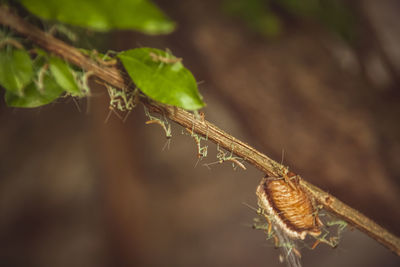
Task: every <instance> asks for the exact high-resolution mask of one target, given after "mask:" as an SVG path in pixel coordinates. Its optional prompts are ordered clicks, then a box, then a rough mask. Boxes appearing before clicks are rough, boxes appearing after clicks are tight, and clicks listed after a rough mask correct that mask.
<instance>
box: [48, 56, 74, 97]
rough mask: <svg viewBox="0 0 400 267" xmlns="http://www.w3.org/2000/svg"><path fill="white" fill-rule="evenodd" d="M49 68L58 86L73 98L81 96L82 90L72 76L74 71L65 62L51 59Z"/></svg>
mask: <svg viewBox="0 0 400 267" xmlns="http://www.w3.org/2000/svg"><path fill="white" fill-rule="evenodd" d="M49 68H50V71H51V74H52V75H53V77H54V79H55V80H56V82H57V84H58V85H60V86H61V87H62V88H63V89H64V90H65V91H66V92H68V93H70V94H71V95H73V96H79V95H81V89H80V88H79V86H78V84H77V82H76V80H75V78H74V76H73V74H72V73H73V71H72V69H71V68H70V67H69V66H68V64H67V63H66V62H65V61H63V60H61V59H60V58H57V57H51V58H50V59H49Z"/></svg>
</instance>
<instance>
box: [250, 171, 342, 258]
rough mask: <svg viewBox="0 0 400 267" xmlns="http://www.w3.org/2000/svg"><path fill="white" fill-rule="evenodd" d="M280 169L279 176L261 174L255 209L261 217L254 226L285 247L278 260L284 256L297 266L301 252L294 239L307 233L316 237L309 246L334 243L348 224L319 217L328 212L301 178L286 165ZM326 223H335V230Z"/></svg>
mask: <svg viewBox="0 0 400 267" xmlns="http://www.w3.org/2000/svg"><path fill="white" fill-rule="evenodd" d="M282 173H283V175H282V177H268V176H267V177H264V178H263V179H262V180H261V182H260V184H259V186H258V187H257V191H256V194H257V197H258V206H259V208H258V209H256V211H257V214H258V215H260V216H261V218H262V220H260V218H256V219H255V221H254V225H253V227H254V228H255V229H260V230H263V231H265V233H266V234H267V239H273V240H274V245H275V247H276V248H281V249H282V250H283V251H284V253H283V254H281V255H280V261H284V259H286V261H287V263H288V264H289V266H300V264H299V259H300V258H301V253H300V251H299V249H298V247H297V246H296V242H295V241H296V240H304V239H305V238H306V236H310V237H311V238H312V239H314V240H315V241H314V243H313V244H312V245H311V246H308V247H309V248H311V249H314V248H316V247H317V245H318V244H320V243H325V244H327V245H329V246H331V247H336V246H337V245H338V243H339V237H340V234H341V233H342V231H343V230H344V229H345V227H346V225H347V224H346V222H344V221H340V220H333V219H329V220H328V221H326V222H325V223H324V222H323V221H322V220H321V219H320V217H324V216H326V217H328V215H327V214H324V213H322V212H321V208H320V207H318V206H317V205H316V203H315V201H314V199H313V198H312V197H311V196H310V194H309V193H308V191H307V190H306V189H305V188H303V187H301V186H300V184H299V180H300V179H301V178H300V177H299V176H298V175H294V174H293V173H291V172H289V171H288V170H287V169H284V170H282ZM328 227H336V233H335V234H332V232H334V231H332V232H329V231H328Z"/></svg>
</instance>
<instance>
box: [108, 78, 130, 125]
mask: <svg viewBox="0 0 400 267" xmlns="http://www.w3.org/2000/svg"><path fill="white" fill-rule="evenodd" d="M105 86H106V87H107V92H108V95H109V96H110V106H109V109H110V112H109V113H108V115H107V118H106V120H105V122H107V121H108V119H109V118H110V115H111V112H114V114H115V115H116V116H117V117H118V118H120V119H121V120H122V121H123V122H125V121H126V119H127V118H128V116H129V114H130V112H131V111H132V109H133V108H134V107H135V106H136V103H137V101H136V96H137V90H134V91H131V92H125V91H124V90H118V89H116V88H114V87H112V86H111V85H108V84H105ZM116 109H117V110H119V111H122V112H126V111H127V113H126V115H125V117H123V118H122V117H121V115H120V114H119V113H118V112H117V111H116Z"/></svg>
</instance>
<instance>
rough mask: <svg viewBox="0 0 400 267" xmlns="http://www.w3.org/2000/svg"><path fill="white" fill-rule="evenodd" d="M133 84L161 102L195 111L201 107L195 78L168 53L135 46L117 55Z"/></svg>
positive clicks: (178, 60) (201, 103)
mask: <svg viewBox="0 0 400 267" xmlns="http://www.w3.org/2000/svg"><path fill="white" fill-rule="evenodd" d="M118 58H119V59H120V60H121V62H122V64H123V65H124V67H125V69H126V71H127V72H128V73H129V76H130V77H131V79H132V80H133V82H134V83H135V84H136V86H137V87H138V88H139V89H140V90H141V91H142V92H143V93H145V94H146V95H147V96H149V97H150V98H152V99H154V100H156V101H159V102H161V103H165V104H169V105H173V106H177V107H181V108H185V109H188V110H196V109H199V108H201V107H203V106H204V102H203V101H202V97H201V95H200V94H199V91H198V88H197V83H196V80H195V79H194V77H193V75H192V73H191V72H190V71H189V70H188V69H186V68H185V67H184V66H183V64H182V63H181V59H178V58H176V57H174V56H173V55H172V54H171V53H169V52H166V51H162V50H159V49H155V48H147V47H144V48H136V49H132V50H128V51H124V52H122V53H120V54H118Z"/></svg>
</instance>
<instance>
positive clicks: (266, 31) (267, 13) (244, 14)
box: [223, 0, 282, 37]
mask: <svg viewBox="0 0 400 267" xmlns="http://www.w3.org/2000/svg"><path fill="white" fill-rule="evenodd" d="M223 8H224V10H225V12H227V13H228V14H230V15H232V16H234V17H237V18H240V19H242V20H244V21H245V23H246V24H247V26H248V27H250V28H251V29H253V30H254V31H256V32H258V33H261V34H263V35H266V36H269V37H272V36H276V35H278V34H279V33H280V32H281V31H282V26H281V20H280V19H279V17H278V16H277V15H275V14H274V13H273V12H272V11H271V9H270V8H269V5H268V4H267V1H263V0H225V1H224V2H223Z"/></svg>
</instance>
